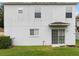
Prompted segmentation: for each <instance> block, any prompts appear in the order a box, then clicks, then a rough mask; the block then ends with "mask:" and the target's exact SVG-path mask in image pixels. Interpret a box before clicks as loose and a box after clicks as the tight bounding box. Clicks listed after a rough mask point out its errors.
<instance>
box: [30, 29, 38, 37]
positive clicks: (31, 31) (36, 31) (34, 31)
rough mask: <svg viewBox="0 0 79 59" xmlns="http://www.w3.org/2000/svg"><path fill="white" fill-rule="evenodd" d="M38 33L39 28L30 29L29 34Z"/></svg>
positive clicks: (34, 34)
mask: <svg viewBox="0 0 79 59" xmlns="http://www.w3.org/2000/svg"><path fill="white" fill-rule="evenodd" d="M38 35H39V29H37V28H36V29H30V36H38Z"/></svg>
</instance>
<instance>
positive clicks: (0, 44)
mask: <svg viewBox="0 0 79 59" xmlns="http://www.w3.org/2000/svg"><path fill="white" fill-rule="evenodd" d="M11 46H12V40H11V38H10V36H1V37H0V49H6V48H9V47H11Z"/></svg>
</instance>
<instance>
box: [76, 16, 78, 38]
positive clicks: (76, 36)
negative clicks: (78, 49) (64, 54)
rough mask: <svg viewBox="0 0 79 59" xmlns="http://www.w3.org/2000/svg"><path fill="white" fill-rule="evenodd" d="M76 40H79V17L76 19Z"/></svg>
mask: <svg viewBox="0 0 79 59" xmlns="http://www.w3.org/2000/svg"><path fill="white" fill-rule="evenodd" d="M76 39H79V16H77V17H76Z"/></svg>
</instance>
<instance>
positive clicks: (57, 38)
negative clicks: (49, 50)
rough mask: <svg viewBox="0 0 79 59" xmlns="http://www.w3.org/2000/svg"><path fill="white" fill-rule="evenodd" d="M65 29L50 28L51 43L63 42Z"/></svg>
mask: <svg viewBox="0 0 79 59" xmlns="http://www.w3.org/2000/svg"><path fill="white" fill-rule="evenodd" d="M64 40H65V30H64V29H53V30H52V43H53V44H64Z"/></svg>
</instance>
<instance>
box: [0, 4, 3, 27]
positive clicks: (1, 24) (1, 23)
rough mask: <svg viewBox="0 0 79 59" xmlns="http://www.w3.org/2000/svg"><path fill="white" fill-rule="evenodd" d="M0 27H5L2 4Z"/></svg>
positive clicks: (0, 8)
mask: <svg viewBox="0 0 79 59" xmlns="http://www.w3.org/2000/svg"><path fill="white" fill-rule="evenodd" d="M0 27H2V28H4V6H3V4H1V5H0Z"/></svg>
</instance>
